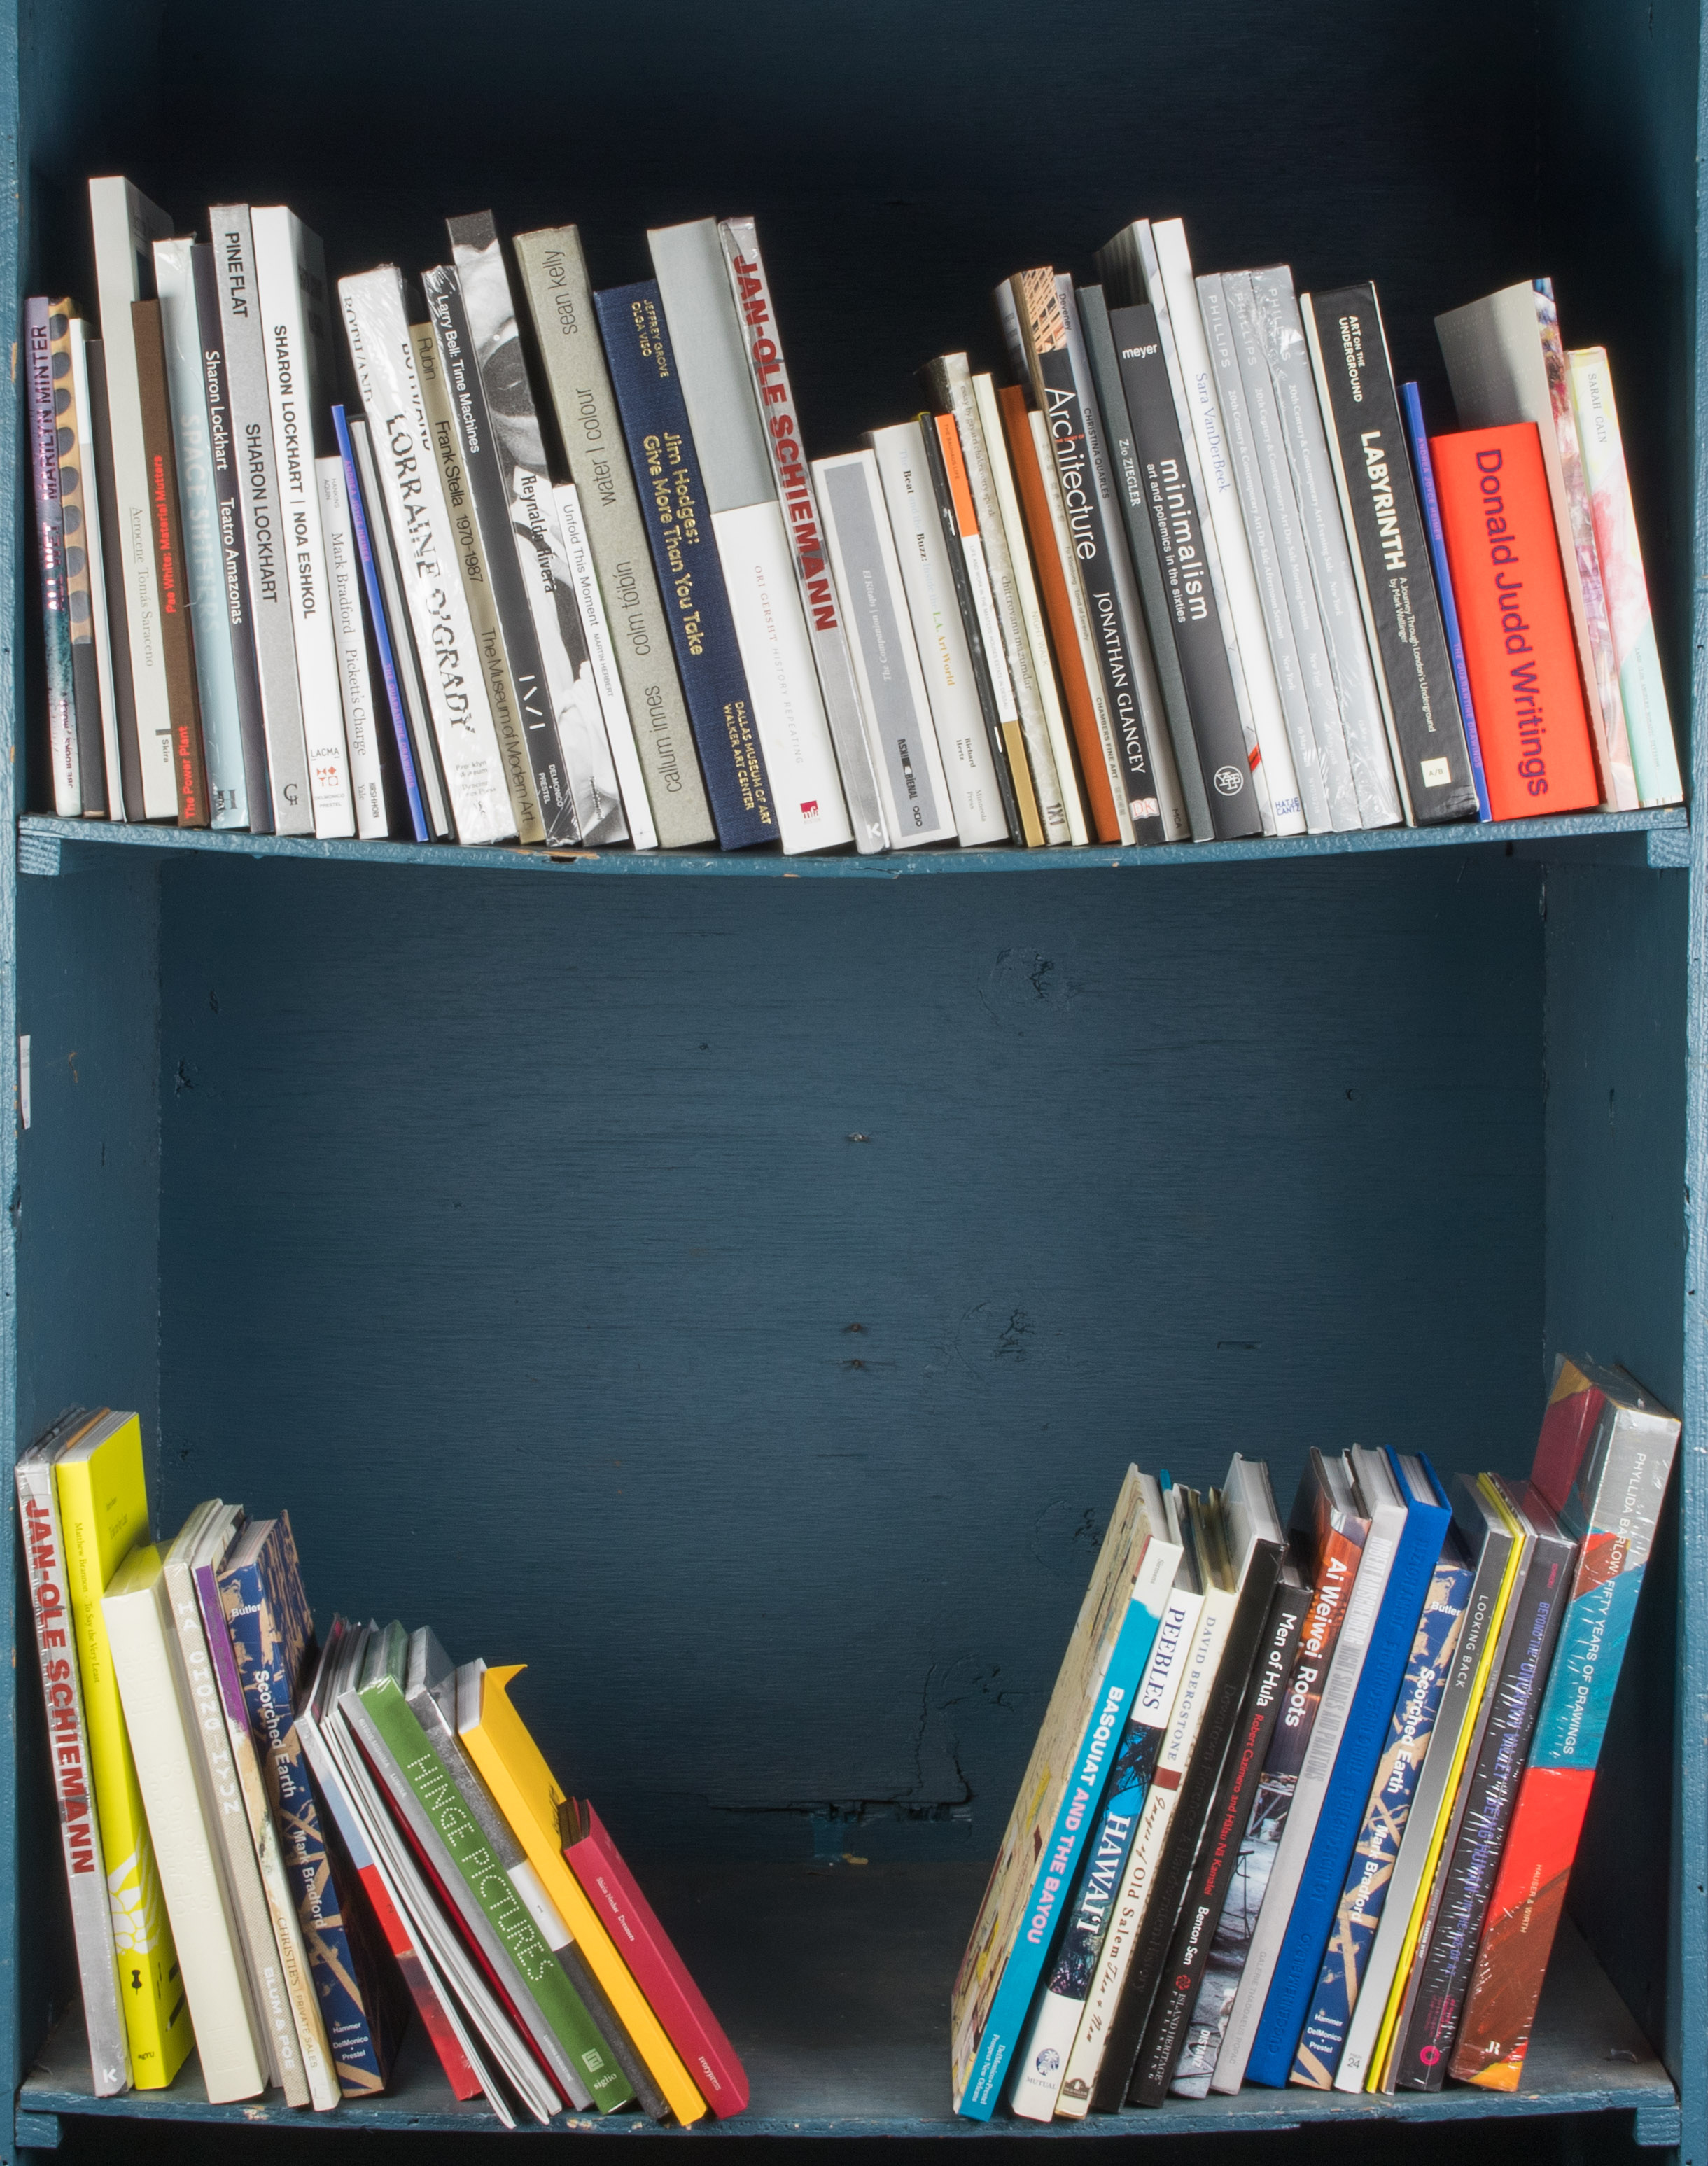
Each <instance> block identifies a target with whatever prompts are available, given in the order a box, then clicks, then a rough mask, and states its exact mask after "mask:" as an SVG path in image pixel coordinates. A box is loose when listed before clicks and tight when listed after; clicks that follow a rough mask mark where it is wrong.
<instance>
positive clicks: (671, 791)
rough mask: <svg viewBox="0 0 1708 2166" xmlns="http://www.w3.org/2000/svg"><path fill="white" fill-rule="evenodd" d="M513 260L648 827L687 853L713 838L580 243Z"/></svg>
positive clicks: (546, 246)
mask: <svg viewBox="0 0 1708 2166" xmlns="http://www.w3.org/2000/svg"><path fill="white" fill-rule="evenodd" d="M516 261H517V264H518V266H519V267H520V269H521V281H522V288H523V291H524V293H526V297H527V302H528V309H529V314H530V316H531V320H532V324H533V329H534V334H535V336H536V338H537V341H538V342H539V348H540V353H541V356H542V360H543V361H544V363H545V369H546V378H547V383H548V385H549V387H550V390H551V394H552V404H553V408H554V409H555V412H556V415H557V420H558V433H559V435H560V436H561V437H562V439H563V449H564V452H565V455H566V457H567V460H568V469H569V478H570V480H571V481H572V482H573V483H574V484H575V488H576V490H577V492H578V494H579V497H580V499H581V507H582V510H583V513H584V515H585V518H586V520H587V531H588V539H589V542H590V545H591V547H592V551H593V566H594V571H595V574H596V575H597V578H598V580H599V588H600V596H601V599H602V600H603V601H604V605H605V619H606V621H607V622H608V623H609V624H610V626H611V633H612V638H613V641H614V643H615V646H616V661H617V669H618V673H619V674H620V675H621V679H622V687H623V698H624V700H625V703H626V704H627V708H628V713H629V720H630V723H631V725H632V728H633V730H634V732H635V742H636V745H637V749H638V751H639V753H640V756H641V763H642V769H643V771H644V773H645V775H646V782H647V795H648V802H649V803H650V805H651V806H652V811H653V826H654V827H656V828H657V830H658V840H659V843H660V845H661V847H662V848H665V849H686V848H695V847H696V846H698V845H700V844H701V843H710V842H712V841H714V840H715V839H716V837H715V833H714V830H713V827H712V821H711V813H710V811H708V809H707V806H706V787H705V785H704V783H703V781H702V780H701V774H700V769H699V767H698V765H697V764H696V763H695V757H694V751H693V737H692V734H691V732H690V726H689V718H688V710H687V706H686V705H685V700H684V697H683V691H682V685H681V681H680V679H679V678H678V676H677V674H676V670H675V667H674V663H672V661H671V647H672V643H673V635H672V633H671V632H670V631H669V611H668V610H666V609H665V607H664V601H663V600H662V599H661V597H660V594H659V591H658V580H657V579H656V578H655V577H654V575H653V563H652V557H651V553H650V544H649V542H648V533H647V522H646V520H643V519H642V515H641V505H640V501H639V499H638V497H637V494H636V489H635V482H634V477H633V475H632V473H631V471H630V467H629V460H628V453H627V448H626V446H625V441H624V436H623V430H622V425H621V420H620V419H619V416H618V413H617V405H616V395H615V394H614V393H613V391H612V389H611V373H610V371H609V369H608V368H607V367H606V366H605V353H604V350H603V347H602V346H601V345H600V335H599V330H598V326H597V324H596V321H595V311H594V305H593V293H592V289H591V288H590V285H589V283H588V279H587V267H586V264H585V262H584V260H583V257H582V253H581V241H580V236H579V235H578V234H577V232H576V230H575V228H574V226H573V225H571V226H562V227H558V228H555V229H548V230H546V231H544V232H540V233H525V234H521V235H519V236H518V237H517V240H516Z"/></svg>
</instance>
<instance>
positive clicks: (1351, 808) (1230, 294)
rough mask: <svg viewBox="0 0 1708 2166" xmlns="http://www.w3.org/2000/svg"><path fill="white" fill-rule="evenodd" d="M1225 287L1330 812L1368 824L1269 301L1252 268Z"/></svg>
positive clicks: (1343, 824)
mask: <svg viewBox="0 0 1708 2166" xmlns="http://www.w3.org/2000/svg"><path fill="white" fill-rule="evenodd" d="M1222 291H1223V292H1224V294H1225V295H1226V296H1227V302H1228V310H1229V317H1230V319H1231V322H1232V328H1233V332H1234V342H1235V351H1236V353H1237V355H1238V358H1239V365H1240V387H1241V389H1242V391H1243V394H1244V398H1245V415H1246V419H1247V421H1248V423H1249V425H1250V427H1251V440H1252V445H1253V448H1254V450H1255V452H1256V458H1257V466H1258V471H1259V473H1260V475H1261V483H1262V493H1263V497H1264V500H1265V503H1266V506H1267V510H1268V515H1269V519H1270V521H1271V525H1272V529H1273V532H1274V542H1275V549H1276V553H1277V565H1278V569H1279V573H1280V578H1281V582H1282V594H1283V600H1282V606H1283V607H1284V608H1285V610H1286V611H1287V615H1288V621H1289V622H1290V624H1291V626H1292V631H1293V641H1294V644H1295V647H1296V648H1297V651H1298V667H1299V672H1300V676H1301V679H1302V680H1303V693H1304V698H1305V701H1306V704H1307V706H1308V708H1309V715H1310V721H1311V726H1312V730H1313V733H1314V737H1315V742H1316V748H1317V753H1318V756H1319V758H1320V759H1321V761H1322V767H1323V784H1324V787H1325V790H1326V791H1327V794H1328V801H1329V817H1330V821H1332V823H1333V825H1334V828H1335V832H1336V833H1340V832H1346V831H1347V830H1350V829H1353V828H1356V827H1359V826H1360V825H1362V821H1361V820H1360V817H1359V811H1358V793H1357V789H1356V785H1355V783H1354V781H1353V777H1352V762H1351V756H1350V754H1349V753H1348V751H1347V748H1346V730H1345V728H1344V726H1342V723H1341V720H1340V697H1339V694H1338V692H1337V691H1336V689H1335V673H1334V668H1333V665H1332V663H1331V662H1330V656H1329V646H1328V639H1327V636H1326V634H1325V631H1324V629H1323V620H1322V611H1321V609H1320V608H1319V605H1318V600H1317V593H1316V588H1315V584H1314V580H1313V578H1312V573H1311V562H1310V554H1309V550H1308V548H1307V547H1306V544H1305V534H1304V514H1303V507H1302V506H1301V505H1300V502H1299V496H1298V489H1297V488H1296V486H1295V484H1294V480H1293V466H1292V462H1291V460H1290V458H1289V456H1288V445H1287V440H1286V436H1285V434H1284V432H1283V431H1282V420H1281V411H1280V399H1281V390H1280V386H1279V385H1278V384H1277V382H1276V380H1275V377H1274V374H1273V372H1272V369H1271V366H1270V353H1271V351H1272V342H1271V341H1270V339H1269V337H1268V336H1267V335H1266V326H1265V324H1264V320H1263V319H1264V314H1265V308H1264V304H1262V303H1261V302H1260V298H1259V293H1258V288H1257V284H1256V277H1255V276H1254V274H1253V273H1252V272H1249V271H1230V272H1224V275H1223V278H1222Z"/></svg>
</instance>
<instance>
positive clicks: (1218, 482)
mask: <svg viewBox="0 0 1708 2166" xmlns="http://www.w3.org/2000/svg"><path fill="white" fill-rule="evenodd" d="M1152 232H1153V234H1154V236H1155V243H1156V255H1157V262H1158V264H1159V266H1160V267H1161V273H1162V283H1163V286H1164V288H1165V290H1166V293H1167V294H1168V313H1169V320H1170V322H1171V325H1172V328H1173V331H1174V338H1175V346H1176V350H1177V352H1178V354H1179V357H1180V371H1181V378H1182V383H1184V386H1185V389H1186V400H1187V413H1188V415H1189V416H1190V418H1191V421H1192V435H1193V438H1194V441H1195V442H1196V445H1197V448H1198V458H1199V462H1200V467H1201V471H1202V473H1203V480H1204V487H1205V489H1206V491H1207V493H1208V497H1209V510H1210V516H1211V518H1212V519H1213V520H1214V522H1215V529H1216V549H1217V553H1218V554H1219V557H1220V558H1221V562H1222V578H1223V583H1224V586H1225V589H1226V591H1227V596H1228V602H1229V608H1230V609H1231V610H1232V611H1233V630H1234V636H1235V639H1236V640H1237V641H1238V642H1239V647H1240V661H1241V663H1243V665H1244V668H1245V690H1246V695H1247V696H1248V698H1249V699H1250V700H1251V719H1252V723H1253V725H1254V726H1255V727H1256V732H1257V742H1258V746H1259V748H1260V749H1261V752H1262V754H1263V764H1264V766H1265V767H1266V769H1268V771H1269V798H1270V802H1271V804H1272V806H1273V807H1274V809H1275V829H1276V832H1277V834H1280V835H1302V834H1303V833H1304V832H1305V819H1304V806H1303V801H1302V800H1301V799H1300V796H1299V790H1298V777H1297V775H1296V774H1295V773H1294V771H1293V748H1292V747H1291V746H1290V745H1289V744H1288V740H1287V723H1286V720H1285V717H1284V716H1283V715H1282V707H1281V693H1280V689H1279V687H1278V686H1277V683H1276V680H1275V664H1274V662H1273V660H1272V657H1271V655H1270V652H1269V642H1268V638H1267V637H1266V633H1265V631H1264V629H1263V605H1262V603H1261V600H1259V598H1258V593H1257V579H1256V573H1255V572H1254V571H1253V569H1252V567H1251V546H1250V544H1249V542H1247V539H1246V535H1245V520H1244V518H1243V516H1242V515H1241V513H1240V498H1239V492H1238V490H1237V489H1235V484H1234V475H1233V470H1232V468H1231V467H1230V465H1229V459H1228V446H1227V437H1226V433H1225V431H1224V427H1223V425H1222V415H1221V409H1220V406H1219V403H1218V400H1217V398H1216V385H1215V377H1214V371H1213V369H1212V367H1211V363H1210V356H1209V348H1208V345H1207V343H1206V341H1205V339H1204V327H1203V318H1202V316H1201V315H1200V314H1199V313H1198V293H1197V290H1196V288H1194V286H1193V284H1192V258H1191V257H1190V256H1189V255H1188V254H1187V245H1186V228H1185V226H1184V225H1182V222H1181V221H1180V219H1177V218H1166V219H1161V221H1160V222H1159V223H1158V224H1157V225H1155V226H1154V227H1153V228H1152Z"/></svg>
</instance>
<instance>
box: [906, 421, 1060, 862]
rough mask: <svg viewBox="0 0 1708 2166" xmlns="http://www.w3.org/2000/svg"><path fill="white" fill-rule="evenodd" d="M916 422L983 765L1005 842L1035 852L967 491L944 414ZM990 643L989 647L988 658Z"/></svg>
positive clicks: (1027, 786) (1029, 795)
mask: <svg viewBox="0 0 1708 2166" xmlns="http://www.w3.org/2000/svg"><path fill="white" fill-rule="evenodd" d="M918 425H919V436H920V442H921V445H922V446H923V452H924V465H925V471H926V473H928V476H929V477H930V480H931V485H932V493H933V496H934V498H935V499H936V503H937V515H938V517H939V520H941V521H942V523H943V538H944V553H945V557H946V559H947V562H948V563H949V569H950V576H951V578H952V580H953V584H954V599H955V605H956V607H957V608H958V609H959V610H960V622H961V631H962V633H963V635H964V637H965V642H966V651H967V656H968V658H969V660H970V663H971V665H972V680H973V684H974V685H975V687H976V690H977V694H978V702H979V711H980V713H981V716H982V718H983V722H984V730H985V737H986V742H987V743H988V744H989V746H990V750H991V766H992V768H993V769H995V771H996V775H997V787H998V788H999V789H1000V790H1001V791H1002V811H1003V815H1004V817H1005V818H1006V819H1007V825H1008V836H1009V839H1010V841H1012V842H1016V843H1023V844H1024V845H1025V847H1026V848H1029V849H1034V848H1041V847H1042V846H1043V843H1044V826H1043V822H1042V821H1041V820H1040V819H1039V814H1038V798H1037V795H1036V793H1035V792H1034V790H1033V787H1032V776H1031V773H1030V771H1029V769H1028V767H1027V764H1026V750H1025V745H1024V742H1023V739H1022V737H1021V735H1020V716H1019V710H1018V708H1017V707H1016V706H1015V705H1014V694H1013V686H1012V684H1010V683H1009V681H1008V675H1007V666H1006V664H1005V663H1003V662H1002V652H1001V644H1000V642H1001V635H1000V634H999V632H998V631H997V621H996V613H995V610H994V608H993V607H992V605H991V586H990V578H989V575H988V574H987V573H986V569H985V559H984V551H983V548H982V547H981V543H980V539H979V531H978V526H977V523H976V519H975V517H974V514H973V508H972V499H971V498H970V495H969V494H968V493H967V487H966V470H965V464H964V462H962V461H961V458H960V439H959V437H958V436H957V434H956V431H955V425H954V416H953V415H949V414H922V415H920V416H919V420H918ZM951 455H952V457H951ZM992 641H996V642H997V647H996V651H995V652H994V653H993V652H992V648H991V642H992ZM993 663H994V664H995V666H996V668H1000V669H1001V670H1002V677H1001V679H997V676H996V675H995V674H994V670H993V668H992V664H993Z"/></svg>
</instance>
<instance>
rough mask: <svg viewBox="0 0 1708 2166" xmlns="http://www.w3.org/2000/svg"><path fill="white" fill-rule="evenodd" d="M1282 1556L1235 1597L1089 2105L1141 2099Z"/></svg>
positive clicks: (1102, 2107)
mask: <svg viewBox="0 0 1708 2166" xmlns="http://www.w3.org/2000/svg"><path fill="white" fill-rule="evenodd" d="M1282 1555H1283V1551H1282V1545H1281V1544H1280V1543H1279V1542H1258V1543H1257V1544H1256V1545H1255V1546H1254V1548H1253V1550H1252V1552H1251V1558H1250V1561H1249V1562H1248V1563H1247V1565H1246V1567H1245V1577H1244V1578H1243V1580H1242V1582H1241V1583H1240V1588H1239V1591H1238V1593H1237V1595H1236V1596H1235V1597H1234V1598H1233V1614H1232V1615H1231V1616H1230V1618H1229V1623H1228V1627H1227V1636H1226V1638H1225V1640H1224V1643H1223V1648H1222V1652H1221V1654H1220V1656H1219V1659H1218V1661H1217V1663H1216V1672H1215V1681H1214V1684H1213V1686H1212V1687H1211V1689H1210V1692H1209V1693H1208V1696H1207V1698H1206V1699H1205V1701H1204V1707H1203V1714H1202V1716H1201V1717H1200V1719H1199V1723H1198V1735H1197V1737H1196V1738H1195V1739H1194V1740H1193V1741H1192V1748H1191V1758H1190V1761H1189V1762H1188V1763H1187V1770H1186V1773H1185V1777H1184V1779H1183V1781H1182V1785H1181V1792H1180V1798H1179V1802H1178V1803H1177V1805H1176V1807H1175V1809H1174V1812H1173V1814H1172V1815H1171V1817H1170V1821H1169V1825H1168V1831H1167V1840H1166V1842H1165V1843H1164V1845H1163V1847H1162V1852H1161V1857H1160V1858H1159V1860H1158V1863H1157V1868H1156V1875H1155V1882H1154V1883H1153V1885H1152V1889H1151V1893H1150V1901H1149V1902H1148V1903H1147V1904H1146V1905H1145V1918H1144V1921H1143V1923H1142V1925H1141V1926H1140V1929H1139V1936H1138V1939H1137V1941H1136V1942H1135V1944H1134V1950H1133V1957H1132V1960H1131V1962H1130V1963H1129V1966H1128V1971H1127V1983H1126V1985H1125V1987H1124V1989H1123V1992H1122V1995H1121V2002H1120V2005H1119V2006H1118V2008H1117V2010H1116V2011H1115V2016H1114V2020H1113V2022H1112V2023H1111V2024H1110V2026H1109V2036H1108V2043H1107V2044H1106V2046H1105V2047H1104V2048H1103V2068H1101V2070H1100V2071H1099V2072H1098V2079H1097V2085H1096V2088H1095V2089H1093V2091H1092V2105H1093V2107H1095V2108H1096V2109H1097V2111H1100V2112H1113V2111H1115V2110H1117V2109H1118V2107H1119V2105H1121V2102H1122V2100H1124V2099H1126V2100H1128V2101H1129V2103H1133V2104H1136V2103H1137V2100H1136V2099H1134V2097H1133V2089H1134V2075H1135V2074H1136V2071H1137V2064H1138V2059H1139V2052H1140V2047H1141V2046H1142V2045H1143V2043H1144V2040H1145V2030H1146V2027H1147V2026H1148V2024H1149V2021H1150V2011H1151V2009H1152V2007H1153V2005H1155V2000H1156V1996H1157V1994H1158V1991H1159V1990H1160V1989H1161V1984H1162V1981H1163V1969H1164V1965H1165V1963H1166V1960H1167V1957H1168V1952H1169V1948H1170V1946H1171V1943H1172V1941H1173V1939H1174V1935H1175V1929H1176V1927H1177V1924H1178V1923H1179V1920H1180V1914H1181V1909H1182V1904H1183V1903H1184V1901H1185V1899H1186V1894H1187V1884H1188V1883H1189V1880H1190V1878H1191V1874H1192V1862H1193V1859H1194V1857H1196V1855H1197V1852H1198V1841H1199V1838H1200V1836H1202V1834H1203V1827H1204V1822H1205V1820H1206V1818H1207V1816H1208V1812H1209V1809H1210V1804H1211V1800H1212V1799H1213V1797H1214V1794H1215V1790H1216V1787H1217V1784H1218V1783H1219V1780H1220V1778H1221V1773H1222V1767H1223V1762H1224V1759H1225V1758H1226V1756H1227V1751H1228V1746H1229V1741H1230V1740H1231V1738H1232V1736H1233V1733H1234V1729H1235V1723H1236V1721H1237V1720H1238V1716H1239V1712H1240V1703H1241V1701H1242V1700H1243V1698H1244V1697H1245V1691H1246V1688H1247V1686H1248V1685H1249V1683H1250V1682H1251V1672H1252V1669H1253V1667H1254V1665H1255V1663H1256V1658H1257V1651H1258V1648H1259V1646H1261V1640H1262V1635H1263V1630H1264V1628H1265V1626H1266V1624H1267V1623H1268V1619H1269V1605H1270V1603H1272V1601H1273V1600H1274V1598H1275V1583H1276V1578H1277V1574H1278V1573H1279V1572H1280V1570H1281V1560H1282Z"/></svg>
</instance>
